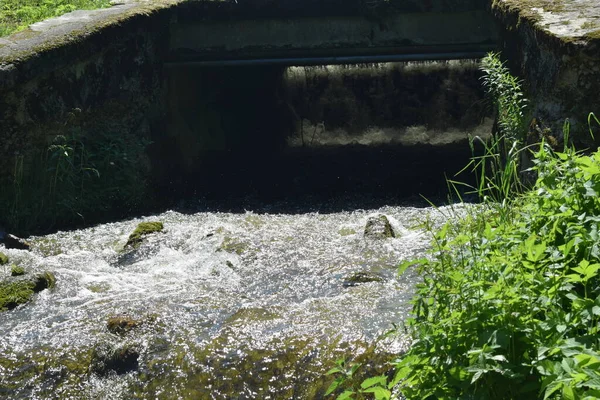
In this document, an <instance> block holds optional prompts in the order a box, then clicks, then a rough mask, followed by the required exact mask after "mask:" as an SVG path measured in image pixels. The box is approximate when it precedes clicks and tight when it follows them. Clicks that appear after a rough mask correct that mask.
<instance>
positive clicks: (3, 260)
mask: <svg viewBox="0 0 600 400" xmlns="http://www.w3.org/2000/svg"><path fill="white" fill-rule="evenodd" d="M4 264H8V256H7V255H6V254H4V253H2V252H0V265H4Z"/></svg>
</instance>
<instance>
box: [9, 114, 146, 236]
mask: <svg viewBox="0 0 600 400" xmlns="http://www.w3.org/2000/svg"><path fill="white" fill-rule="evenodd" d="M72 116H73V117H74V118H75V119H76V118H77V116H75V115H74V114H72ZM79 118H81V119H83V118H85V116H83V115H82V116H79ZM148 144H149V141H147V140H144V139H142V138H138V137H134V136H127V135H123V134H120V133H119V134H116V133H114V132H113V131H112V130H110V129H108V127H106V126H101V127H99V129H96V130H94V131H93V132H88V134H86V135H84V134H83V133H82V130H81V127H80V126H79V125H78V123H75V122H74V123H68V124H67V125H66V126H65V127H64V129H63V134H61V135H51V136H50V137H49V139H48V143H47V144H46V145H45V146H40V147H39V150H37V151H32V152H29V153H26V154H22V155H17V156H16V157H15V161H14V167H13V174H12V178H11V179H10V181H8V182H5V183H4V184H3V185H2V191H1V192H0V209H2V210H6V212H5V213H4V212H3V214H2V216H1V217H2V219H3V223H5V224H6V225H7V226H8V227H10V228H11V229H12V230H15V231H20V232H28V231H31V230H37V231H40V230H41V231H44V230H47V229H51V228H52V227H53V226H54V225H55V224H56V223H60V224H61V225H63V226H66V225H73V224H75V225H77V224H82V223H86V222H88V223H89V221H91V220H94V219H96V218H98V217H106V216H107V215H112V214H113V213H114V210H116V209H119V210H121V211H122V212H126V211H131V210H132V209H135V208H136V207H139V205H140V204H143V203H144V198H143V196H144V194H145V193H146V192H147V191H146V183H147V181H148V176H147V172H148V169H149V167H148V166H147V165H146V161H145V160H146V156H145V150H146V147H147V145H148Z"/></svg>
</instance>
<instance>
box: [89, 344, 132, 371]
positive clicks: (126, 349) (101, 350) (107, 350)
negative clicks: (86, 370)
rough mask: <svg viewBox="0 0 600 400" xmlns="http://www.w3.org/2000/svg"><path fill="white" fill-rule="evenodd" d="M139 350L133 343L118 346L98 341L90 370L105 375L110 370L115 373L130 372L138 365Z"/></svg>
mask: <svg viewBox="0 0 600 400" xmlns="http://www.w3.org/2000/svg"><path fill="white" fill-rule="evenodd" d="M139 357H140V352H139V350H138V349H137V348H136V346H135V345H133V344H122V345H118V346H114V345H111V344H109V343H100V344H98V345H97V346H96V348H94V352H93V354H92V362H91V364H90V372H92V373H95V374H97V375H100V376H106V375H108V374H110V373H111V372H113V373H116V374H117V375H122V374H126V373H127V372H132V371H135V370H137V369H138V367H139Z"/></svg>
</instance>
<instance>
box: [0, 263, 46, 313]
mask: <svg viewBox="0 0 600 400" xmlns="http://www.w3.org/2000/svg"><path fill="white" fill-rule="evenodd" d="M55 284H56V278H55V277H54V275H53V274H52V273H51V272H47V271H46V272H44V273H42V274H38V275H36V276H33V277H31V278H26V279H22V278H21V279H9V280H6V281H3V282H0V311H6V310H12V309H13V308H15V307H17V306H18V305H21V304H24V303H27V302H28V301H30V300H31V298H32V297H33V295H34V294H35V293H38V292H41V291H42V290H44V289H48V288H53V287H54V285H55Z"/></svg>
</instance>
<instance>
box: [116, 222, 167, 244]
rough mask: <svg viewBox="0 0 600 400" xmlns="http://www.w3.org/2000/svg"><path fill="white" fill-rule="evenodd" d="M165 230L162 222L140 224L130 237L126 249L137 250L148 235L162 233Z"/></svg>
mask: <svg viewBox="0 0 600 400" xmlns="http://www.w3.org/2000/svg"><path fill="white" fill-rule="evenodd" d="M163 229H164V226H163V223H162V222H160V221H155V222H140V223H139V224H138V226H137V227H136V228H135V230H134V231H133V233H132V234H131V235H129V239H127V243H126V244H125V248H128V247H130V248H134V249H137V248H139V247H140V245H141V244H142V238H143V237H144V236H146V235H149V234H151V233H156V232H162V230H163Z"/></svg>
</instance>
